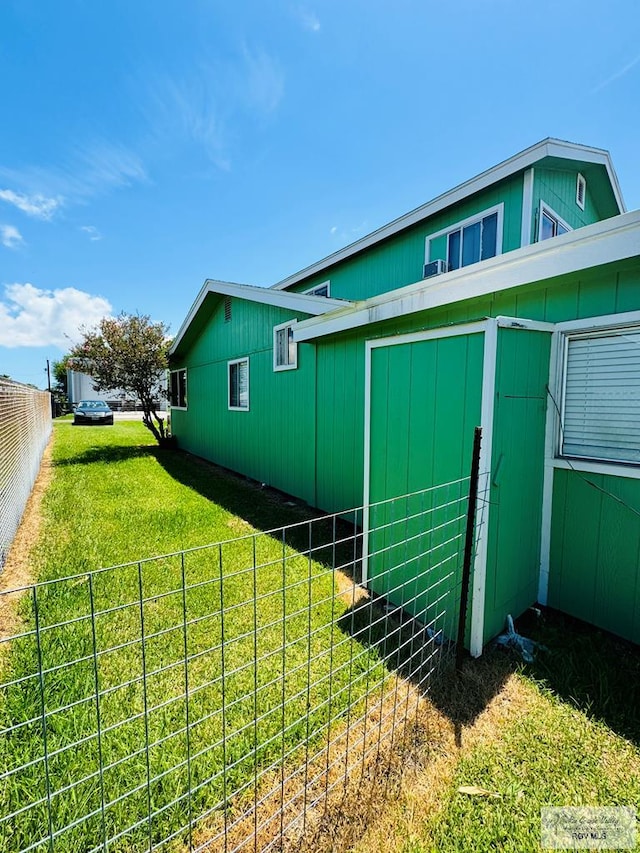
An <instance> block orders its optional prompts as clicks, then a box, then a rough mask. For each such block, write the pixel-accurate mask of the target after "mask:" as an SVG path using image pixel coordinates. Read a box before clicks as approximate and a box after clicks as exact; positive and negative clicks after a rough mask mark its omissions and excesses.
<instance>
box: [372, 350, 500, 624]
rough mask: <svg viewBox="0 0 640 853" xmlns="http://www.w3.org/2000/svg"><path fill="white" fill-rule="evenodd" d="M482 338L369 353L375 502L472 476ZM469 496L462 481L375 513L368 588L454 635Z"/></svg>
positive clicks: (404, 500) (480, 393)
mask: <svg viewBox="0 0 640 853" xmlns="http://www.w3.org/2000/svg"><path fill="white" fill-rule="evenodd" d="M483 341H484V335H483V334H481V333H475V334H468V335H461V336H457V337H451V338H442V339H436V340H426V341H417V342H411V343H403V344H399V345H394V346H388V347H381V348H376V349H374V350H373V351H372V359H371V446H370V453H369V459H370V468H369V470H370V501H371V502H372V503H374V504H375V502H376V501H381V500H386V499H388V498H392V497H398V496H403V495H410V494H411V493H413V492H418V491H421V490H424V489H427V488H430V487H432V486H440V485H442V484H445V483H450V482H452V481H455V480H460V479H461V478H464V477H467V476H468V474H469V470H470V468H471V451H472V446H473V430H474V427H475V426H476V425H477V424H478V423H479V420H480V401H481V396H482V360H483ZM467 491H468V487H467V488H465V487H464V486H463V487H462V488H461V487H460V485H457V484H456V485H453V486H449V487H447V488H445V489H437V490H435V491H433V492H428V493H426V494H424V493H423V494H416V495H413V496H410V497H407V498H405V499H402V500H400V501H397V502H393V503H391V504H382V505H380V506H373V507H372V508H371V512H370V519H371V530H372V533H371V535H370V537H369V549H370V551H369V553H370V555H371V556H370V557H369V561H368V570H369V578H370V584H371V587H372V588H373V589H374V590H375V592H377V593H378V594H381V595H385V596H386V597H387V598H388V599H390V600H391V601H392V602H393V603H394V604H396V605H398V606H402V607H404V608H405V609H406V610H408V611H409V612H412V613H414V614H420V616H421V618H422V619H423V621H425V622H426V623H427V624H430V623H433V624H432V627H434V628H435V629H437V630H440V629H441V630H443V631H444V633H445V635H446V636H448V637H454V636H455V632H456V630H457V615H458V605H459V600H458V595H459V593H458V589H459V583H460V572H461V567H462V560H461V554H462V548H463V542H464V526H465V525H464V520H465V511H466V502H465V500H464V498H465V495H466V492H467ZM407 519H409V520H407Z"/></svg>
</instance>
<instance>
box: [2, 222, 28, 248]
mask: <svg viewBox="0 0 640 853" xmlns="http://www.w3.org/2000/svg"><path fill="white" fill-rule="evenodd" d="M0 243H2V245H3V246H6V247H7V249H17V248H18V247H19V246H22V245H24V237H23V236H22V234H21V233H20V232H19V231H18V229H17V228H15V227H14V226H13V225H0Z"/></svg>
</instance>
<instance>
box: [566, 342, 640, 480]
mask: <svg viewBox="0 0 640 853" xmlns="http://www.w3.org/2000/svg"><path fill="white" fill-rule="evenodd" d="M639 413H640V327H637V326H636V327H630V328H624V329H607V330H604V331H599V332H589V333H583V334H575V335H567V337H566V338H565V351H564V387H563V401H562V421H561V436H560V454H561V455H562V456H570V457H579V458H582V459H592V460H600V461H610V462H627V463H634V464H636V465H637V464H639V463H640V418H639V417H638V414H639Z"/></svg>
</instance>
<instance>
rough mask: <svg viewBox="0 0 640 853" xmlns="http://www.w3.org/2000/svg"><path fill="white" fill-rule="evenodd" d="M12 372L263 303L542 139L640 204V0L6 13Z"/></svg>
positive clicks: (415, 0)
mask: <svg viewBox="0 0 640 853" xmlns="http://www.w3.org/2000/svg"><path fill="white" fill-rule="evenodd" d="M0 63H1V66H2V80H3V84H4V85H3V96H2V124H1V130H0V141H1V144H0V373H8V374H10V375H11V376H13V378H15V379H17V380H19V381H23V382H32V383H34V384H36V385H39V386H44V385H45V384H46V376H45V373H44V368H45V364H46V359H47V358H49V359H51V360H53V359H57V358H60V356H61V355H62V354H63V353H64V352H65V351H66V350H67V349H68V348H69V345H70V341H71V340H73V339H74V337H75V338H77V336H78V328H79V326H80V325H82V324H85V325H87V326H91V325H93V324H94V323H95V322H97V320H98V319H99V318H100V317H102V316H104V315H105V314H108V313H111V314H118V313H119V312H120V311H127V312H135V311H140V312H141V313H145V314H149V315H151V317H152V319H154V320H162V321H164V322H165V323H168V324H169V325H170V327H171V330H172V331H173V332H174V333H175V332H176V331H177V330H178V328H179V326H180V324H181V323H182V320H183V319H184V317H185V315H186V313H187V311H188V309H189V307H190V305H191V303H192V302H193V300H194V298H195V296H196V294H197V292H198V290H199V288H200V287H201V285H202V282H203V281H204V279H205V278H207V277H211V278H220V279H226V280H229V281H238V282H243V283H249V284H260V285H270V284H273V283H275V282H276V281H278V280H280V279H282V278H284V277H285V276H287V275H288V274H290V273H293V272H295V271H297V270H298V269H301V268H302V267H305V266H307V265H308V264H309V263H311V262H313V261H315V260H318V259H320V258H322V257H324V256H326V255H328V254H329V253H331V252H333V251H335V250H336V249H338V248H340V247H341V246H343V245H345V244H347V243H350V242H352V241H353V240H355V239H357V238H359V237H361V236H363V235H364V234H366V233H368V232H369V231H372V230H373V229H374V228H377V227H378V226H380V225H382V224H384V223H385V222H388V221H390V220H391V219H393V218H395V217H396V216H399V215H401V214H402V213H405V212H407V211H408V210H410V209H412V208H413V207H416V206H418V205H419V204H422V203H424V202H426V201H428V200H429V199H431V198H433V197H434V196H436V195H438V194H440V193H441V192H443V191H445V190H447V189H450V188H451V187H453V186H455V185H456V184H458V183H460V182H462V181H464V180H466V179H468V178H470V177H472V176H474V175H475V174H477V173H478V172H481V171H483V170H484V169H486V168H489V167H490V166H493V165H495V164H496V163H498V162H500V161H501V160H503V159H506V158H507V157H510V156H511V155H513V154H515V153H516V152H518V151H520V150H522V149H523V148H526V147H528V146H529V145H532V144H533V143H534V142H537V141H539V140H540V139H542V138H544V137H546V136H557V137H560V138H562V139H568V140H571V141H573V142H580V143H584V144H587V145H593V146H597V147H601V148H607V149H608V150H609V151H610V152H611V154H612V157H613V162H614V165H615V167H616V170H617V173H618V177H619V180H620V183H621V186H622V191H623V194H624V197H625V201H626V205H627V208H628V209H629V210H632V209H636V208H638V207H640V9H639V8H638V3H637V0H609V2H608V3H607V4H606V5H605V6H603V5H602V4H601V3H595V2H591V0H565V2H564V3H561V4H558V3H556V2H553V3H552V2H548V0H538V2H537V3H534V4H523V3H520V2H516V0H484V2H482V3H480V2H478V0H458V2H456V3H452V2H450V3H435V2H431V0H421V2H420V1H419V0H395V2H394V3H393V4H392V3H390V2H377V0H368V2H362V0H317V1H316V2H309V3H298V2H295V0H269V2H266V0H262V2H257V0H255V2H249V0H233V2H231V0H227V2H213V0H208V2H206V0H181V1H180V2H174V1H173V0H155V2H149V0H133V2H132V0H109V2H100V0H57V2H55V3H52V2H49V0H2V2H1V3H0Z"/></svg>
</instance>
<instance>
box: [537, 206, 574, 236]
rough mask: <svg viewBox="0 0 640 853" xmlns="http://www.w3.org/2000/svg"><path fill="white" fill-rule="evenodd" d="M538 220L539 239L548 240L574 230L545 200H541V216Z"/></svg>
mask: <svg viewBox="0 0 640 853" xmlns="http://www.w3.org/2000/svg"><path fill="white" fill-rule="evenodd" d="M538 222H539V224H538V240H548V239H549V238H550V237H559V236H560V235H561V234H566V233H567V232H568V231H571V230H572V229H571V226H570V225H567V223H566V222H565V221H564V219H561V218H560V217H559V216H558V214H557V213H556V212H555V211H554V210H552V209H551V208H550V207H549V205H548V204H545V203H544V202H543V201H541V202H540V216H539V220H538Z"/></svg>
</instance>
